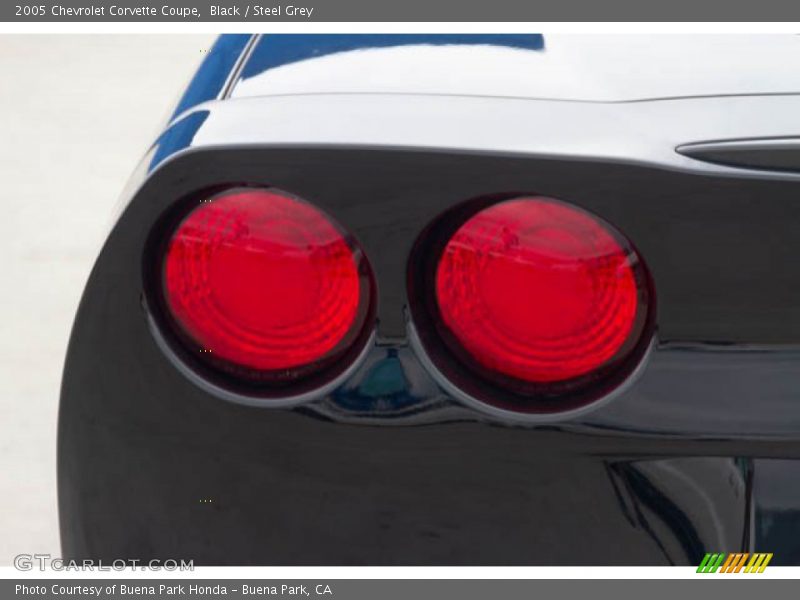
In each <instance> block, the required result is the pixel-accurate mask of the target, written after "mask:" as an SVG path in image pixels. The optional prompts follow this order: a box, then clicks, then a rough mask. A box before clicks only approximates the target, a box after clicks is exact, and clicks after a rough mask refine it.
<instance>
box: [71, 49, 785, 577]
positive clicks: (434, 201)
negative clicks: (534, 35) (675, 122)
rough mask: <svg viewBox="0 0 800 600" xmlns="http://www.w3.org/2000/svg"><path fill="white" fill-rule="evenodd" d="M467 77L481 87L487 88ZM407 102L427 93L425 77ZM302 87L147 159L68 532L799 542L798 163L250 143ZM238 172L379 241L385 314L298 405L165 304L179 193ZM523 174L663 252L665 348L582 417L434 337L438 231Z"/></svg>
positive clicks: (112, 304)
mask: <svg viewBox="0 0 800 600" xmlns="http://www.w3.org/2000/svg"><path fill="white" fill-rule="evenodd" d="M253 47H256V48H257V47H258V42H254V41H252V40H250V41H248V42H247V43H245V44H243V49H244V48H250V50H248V52H252V51H253ZM256 51H257V50H256ZM243 52H244V50H243ZM241 60H242V61H244V60H246V57H243V58H242V59H241ZM241 68H242V64H241V63H239V64H238V65H236V66H233V67H231V69H234V70H236V69H241ZM201 70H202V69H201ZM323 100H324V99H323ZM339 100H341V98H340V99H339ZM312 101H313V99H312V100H309V102H312ZM449 101H450V106H452V107H454V110H455V112H458V111H459V110H461V109H463V110H465V111H467V110H468V109H470V107H472V106H473V104H472V103H471V102H472V101H471V100H467V99H464V98H461V99H460V100H459V99H456V98H453V99H451V100H449ZM750 101H751V100H742V102H750ZM773 101H774V102H781V101H783V99H777V100H773ZM278 102H279V100H278ZM302 102H303V101H301V100H300V99H298V100H297V102H296V103H295V104H296V105H300V106H302ZM335 102H336V101H335V100H333V99H330V103H329V106H330V105H333V104H335ZM371 102H372V104H371V105H370V106H380V104H381V102H382V100H381V99H380V98H375V99H373V100H371ZM389 102H391V101H390V100H387V103H389ZM408 102H409V103H410V105H411V106H412V109H413V107H414V106H416V105H415V104H414V103H415V102H417V100H415V99H411V98H409V99H408ZM419 102H420V103H422V102H427V100H419ZM697 102H702V101H693V103H692V104H691V107H696V106H698V104H697ZM737 102H739V100H734V101H731V104H730V105H729V106H731V110H732V111H734V112H735V111H736V110H739V108H738V107H739V106H740V105H739V104H736V103H737ZM238 103H241V104H238ZM237 104H238V106H236V110H237V111H238V110H242V111H243V112H242V113H241V117H239V116H237V114H235V113H234V109H232V108H231V105H237ZM275 106H278V105H277V104H275V103H272V104H270V103H268V102H262V101H261V100H259V99H247V98H242V99H240V100H235V101H229V100H221V101H217V102H206V103H201V104H198V105H197V106H195V107H194V108H190V109H189V110H188V112H183V113H182V114H181V115H179V116H178V118H177V119H176V120H174V121H173V122H172V123H171V124H170V125H169V126H168V127H167V128H166V130H165V132H164V134H162V136H161V137H160V138H159V140H158V141H157V143H156V144H155V145H154V147H153V148H152V149H151V151H150V152H149V153H148V155H147V156H146V157H145V159H144V161H143V162H142V164H141V165H140V168H139V171H138V172H137V174H136V175H135V176H134V180H133V183H132V185H131V190H132V193H131V195H130V197H129V198H128V200H127V203H126V205H125V208H124V211H123V212H122V214H121V216H120V218H119V220H118V221H117V223H116V225H115V226H114V229H113V231H112V232H111V233H110V235H109V237H108V240H107V242H106V244H105V246H104V248H103V250H102V252H101V254H100V256H99V258H98V260H97V263H96V265H95V267H94V270H93V271H92V274H91V277H90V279H89V282H88V283H87V286H86V291H85V293H84V296H83V300H82V302H81V305H80V309H79V311H78V315H77V317H76V322H75V326H74V330H73V335H72V339H71V342H70V347H69V351H68V356H67V362H66V367H65V373H64V381H63V389H62V397H61V413H60V422H59V502H60V511H61V527H62V544H63V548H64V553H65V556H69V557H74V558H81V557H94V558H102V559H109V560H110V559H116V558H127V559H132V558H140V559H148V558H166V557H179V558H187V559H193V560H194V561H195V562H196V563H197V564H218V565H219V564H236V565H249V564H258V565H267V564H275V565H284V564H286V565H292V564H331V565H338V564H405V565H428V564H443V565H444V564H447V565H478V564H487V565H504V564H508V565H549V564H598V565H600V564H620V565H659V564H697V563H699V561H700V560H701V559H702V557H703V555H704V553H706V552H723V551H724V552H734V551H753V550H757V551H769V552H773V551H774V552H775V553H776V554H775V559H774V562H775V563H776V564H779V563H784V564H796V563H797V562H798V561H800V554H798V548H797V546H796V544H794V543H793V542H792V541H791V539H792V537H791V535H792V534H791V532H792V529H791V526H787V527H784V526H782V524H793V523H796V520H797V514H798V511H799V510H800V504H799V503H800V497H798V495H797V492H796V491H794V489H795V488H793V487H792V485H791V482H792V481H794V480H796V477H795V474H796V472H797V467H796V466H795V460H794V459H796V458H798V457H800V411H798V408H797V405H796V404H797V402H798V393H797V385H796V381H797V380H798V378H800V308H798V307H800V278H798V276H797V267H796V259H795V257H796V256H797V255H798V254H800V237H798V236H797V224H798V223H799V222H800V204H798V202H797V199H796V197H797V193H798V189H800V188H798V185H799V184H798V180H797V178H796V176H795V175H794V174H792V173H784V174H776V173H771V172H766V171H757V170H750V169H737V168H733V167H724V166H718V165H712V164H707V163H705V162H702V161H699V160H694V159H692V158H689V157H684V156H681V155H680V154H678V153H677V152H674V147H676V146H677V144H676V145H673V146H672V147H671V148H670V150H671V154H670V155H669V158H668V159H665V161H666V162H664V163H663V164H662V163H660V162H659V161H658V160H651V157H650V156H647V157H643V158H642V159H641V160H640V159H638V158H637V157H636V156H635V153H636V147H635V146H634V147H632V150H631V152H632V153H633V154H634V156H632V157H630V158H625V157H622V156H620V155H613V153H612V155H610V156H588V155H575V156H569V155H567V154H568V153H566V152H564V151H558V150H555V151H554V152H553V153H552V154H543V153H542V152H539V151H531V152H529V153H526V152H523V151H520V150H519V149H518V148H516V147H514V145H513V144H511V145H510V146H509V148H508V150H507V151H503V150H500V149H497V148H496V147H493V145H492V143H491V142H490V141H487V146H488V147H487V148H486V149H484V150H481V149H480V148H477V147H474V145H470V143H464V144H463V145H462V146H463V147H451V146H448V145H447V144H444V145H443V146H442V147H437V148H430V147H410V146H408V145H405V146H404V145H403V144H394V143H392V142H391V140H390V141H389V142H384V141H382V140H380V139H379V138H380V136H379V135H378V136H377V138H376V142H375V144H374V145H370V144H365V143H363V141H361V140H360V139H358V138H356V139H355V140H354V141H353V143H348V144H343V143H336V140H335V139H333V138H331V137H327V138H326V137H325V135H326V134H325V133H320V134H319V135H320V142H319V143H318V144H313V143H303V142H302V140H298V139H287V140H285V141H284V142H282V143H275V142H270V141H264V142H263V143H259V142H257V141H255V140H253V139H251V138H250V137H247V136H250V135H251V134H250V133H247V134H246V135H245V134H241V135H240V137H237V136H236V135H230V142H229V143H226V142H225V140H226V139H227V138H226V136H228V135H229V132H230V131H232V130H234V129H236V128H237V127H238V125H236V123H238V119H239V118H241V119H242V122H241V123H240V125H241V126H242V127H243V130H248V131H249V129H250V128H252V127H256V126H254V125H253V123H254V121H253V120H252V117H253V115H258V114H264V115H266V114H267V111H268V110H269V109H270V108H271V107H273V108H274V107H275ZM320 106H321V105H320ZM387 106H388V104H387ZM392 106H394V105H392ZM538 106H539V105H536V106H534V107H533V108H534V109H535V108H537V107H538ZM559 106H560V105H559ZM681 106H687V107H689V103H688V102H686V103H685V104H683V105H681ZM703 106H706V104H704V105H703ZM741 106H743V105H741ZM647 109H648V110H649V107H648V108H647ZM419 110H420V113H421V114H422V113H423V112H424V111H423V109H422V108H420V109H419ZM552 110H553V111H558V110H586V111H590V112H591V111H593V110H606V107H604V106H600V107H592V106H586V107H584V106H573V105H569V106H563V107H561V108H557V107H552ZM608 110H609V111H612V110H613V111H616V110H630V111H633V112H632V114H634V113H635V111H636V110H644V108H642V109H640V108H635V107H633V108H630V109H628V108H627V107H622V106H619V105H615V106H614V107H610V108H609V109H608ZM656 110H659V111H660V110H666V107H659V108H657V109H656ZM692 110H694V108H691V109H690V108H687V113H690V112H691V111H692ZM742 110H744V108H742ZM376 114H377V113H376ZM609 114H611V113H609ZM362 117H363V118H364V119H366V120H367V121H368V120H369V119H370V115H369V114H366V115H362ZM265 118H266V117H265ZM309 118H313V117H310V116H309ZM348 118H349V117H343V119H344V121H347V119H348ZM475 118H476V119H479V118H480V115H477V114H476V115H475ZM492 118H494V117H492ZM632 118H633V117H632ZM520 126H521V127H522V126H524V125H523V124H522V123H520ZM263 127H265V128H266V127H267V125H264V126H263ZM303 127H307V125H303V126H302V127H301V128H303ZM387 127H388V126H387ZM770 127H771V125H769V124H767V125H765V126H764V134H763V135H764V136H766V135H767V134H768V133H770V132H771V131H772V130H771V129H770ZM242 136H244V137H242ZM684 141H685V142H687V143H689V142H696V141H702V137H701V138H700V139H686V140H684ZM578 142H579V143H580V140H578ZM420 146H425V145H424V144H420ZM672 155H674V157H673V156H672ZM669 161H678V162H675V163H670V162H669ZM230 185H266V186H274V187H277V188H279V189H283V190H288V191H291V192H292V193H293V194H297V195H298V196H300V197H302V198H305V199H306V200H308V201H310V202H312V203H313V204H315V205H316V206H319V207H321V208H322V209H323V210H324V211H325V212H327V213H328V214H330V215H332V216H333V217H334V218H335V219H336V220H337V221H338V222H339V223H341V224H342V225H343V226H344V227H345V228H346V229H347V230H349V231H350V232H352V234H353V236H354V237H355V238H356V239H357V240H358V242H359V243H360V244H361V246H362V247H363V248H364V251H365V253H366V254H367V256H368V257H369V259H370V262H371V265H372V269H373V271H374V273H375V277H376V282H377V287H378V304H377V307H376V315H375V327H374V335H373V337H372V338H371V339H370V341H369V344H368V346H367V349H366V351H365V352H363V353H362V355H360V356H358V357H355V356H354V357H352V362H353V368H352V369H350V370H349V371H348V372H347V374H346V377H345V379H344V380H343V381H341V383H340V385H337V387H336V388H335V389H333V390H331V391H330V392H328V393H325V394H318V395H317V396H314V394H313V389H312V390H308V391H309V394H310V395H309V396H307V397H306V398H305V399H304V400H303V401H302V402H294V403H292V404H291V405H288V404H286V405H281V404H280V403H275V402H273V400H274V399H270V398H269V397H267V396H268V394H266V395H265V394H264V393H263V391H262V390H259V389H256V388H254V387H253V386H250V385H248V384H245V383H242V382H238V381H235V380H232V379H231V378H226V377H223V376H220V375H219V374H218V373H215V372H212V371H210V370H208V369H207V368H206V367H205V366H204V363H203V361H202V360H200V359H199V358H198V357H197V356H195V355H193V354H192V352H191V351H189V350H187V349H186V348H184V347H183V346H182V345H181V344H180V343H177V341H176V340H173V339H171V337H170V335H169V333H168V331H166V328H165V327H164V326H163V315H162V314H161V310H162V309H161V308H160V307H159V303H158V298H157V294H156V293H155V292H154V286H153V283H152V279H153V273H154V272H155V268H156V267H155V266H154V262H155V261H156V257H157V256H158V252H157V250H155V249H154V248H156V247H157V245H158V241H159V240H161V239H163V237H164V235H165V232H168V230H169V224H170V223H172V222H173V221H174V218H175V215H177V214H182V212H185V209H186V206H188V205H189V204H191V203H192V202H194V201H196V199H197V198H198V197H202V195H203V194H204V193H207V192H208V191H209V190H214V189H217V188H218V187H220V186H230ZM509 193H525V194H534V193H535V194H542V195H546V196H552V197H555V198H560V199H564V200H566V201H569V202H570V203H573V204H575V205H577V206H580V207H582V208H585V209H587V210H589V211H591V212H592V213H594V214H597V215H599V216H600V217H602V218H603V219H605V220H606V221H608V222H609V223H612V224H613V225H615V226H616V227H617V228H619V229H620V230H621V231H623V232H625V234H626V235H627V236H628V237H629V239H630V240H631V241H632V242H633V243H634V244H635V246H636V247H637V249H638V250H639V251H640V252H641V255H642V256H643V257H644V258H645V260H646V261H647V266H648V268H649V271H650V273H651V275H652V279H653V285H654V288H655V291H656V294H657V313H656V314H655V322H654V325H655V327H654V330H653V332H652V340H651V343H650V345H649V347H648V349H647V352H646V356H644V357H643V359H642V362H641V365H640V368H638V369H637V371H636V373H635V374H634V375H633V376H631V377H630V378H629V380H628V381H626V382H625V383H624V385H620V386H619V387H618V389H616V390H615V391H614V393H613V394H611V395H610V397H609V399H608V401H607V402H603V403H602V404H598V405H597V406H593V407H592V408H593V409H592V410H590V411H587V412H585V413H581V414H579V415H575V416H573V417H572V418H569V419H557V418H556V419H551V420H548V421H546V422H544V421H542V422H537V421H530V420H526V419H515V418H513V417H509V416H508V415H507V414H497V413H493V412H492V411H490V410H486V411H484V410H481V409H480V408H476V407H475V406H474V405H469V404H465V403H463V402H462V401H461V400H460V399H459V398H458V397H455V396H454V395H453V394H452V393H450V391H449V390H450V388H449V387H448V386H447V385H443V382H442V381H441V379H440V377H438V376H437V374H436V373H434V372H431V370H430V369H429V368H427V365H426V362H425V360H424V357H423V356H421V354H420V350H419V347H418V346H417V345H415V343H414V339H413V337H414V331H415V330H414V326H415V325H417V326H418V325H419V323H416V324H415V323H414V319H413V314H412V313H413V311H411V310H409V288H408V282H409V273H410V270H411V276H412V277H413V269H414V265H413V263H412V264H411V265H409V257H410V256H411V254H412V249H413V248H414V246H415V244H416V243H417V241H418V239H419V238H420V236H421V235H423V232H424V231H425V230H426V227H428V226H429V225H430V224H431V223H432V222H433V221H434V220H435V219H437V218H438V217H439V216H440V215H441V214H443V213H444V212H445V211H447V210H448V209H450V208H452V207H454V206H456V205H459V204H460V203H463V202H465V201H469V200H472V199H476V198H482V197H487V196H490V195H492V194H509ZM423 335H424V333H423ZM444 383H446V382H444Z"/></svg>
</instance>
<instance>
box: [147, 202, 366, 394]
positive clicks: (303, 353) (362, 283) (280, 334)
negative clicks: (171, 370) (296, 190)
mask: <svg viewBox="0 0 800 600" xmlns="http://www.w3.org/2000/svg"><path fill="white" fill-rule="evenodd" d="M162 287H163V294H164V297H165V303H166V306H167V309H168V312H169V313H170V314H171V316H172V321H173V322H174V323H175V325H176V326H177V329H178V333H179V334H180V336H181V337H182V338H184V339H185V340H188V342H189V344H190V345H193V346H194V350H195V351H196V352H197V353H198V355H199V356H201V358H203V359H205V360H206V361H207V362H211V363H213V364H215V365H217V366H222V367H223V368H227V369H228V370H234V371H235V372H236V374H237V375H240V376H241V375H244V376H245V377H250V378H254V379H258V380H275V381H282V380H283V381H285V380H293V379H296V378H297V377H298V376H300V375H302V374H303V373H304V372H308V371H309V370H310V369H315V368H322V367H323V366H324V365H328V364H331V363H332V362H334V361H335V360H336V359H337V358H338V357H340V356H341V355H342V354H343V353H344V352H346V351H347V350H348V349H349V348H350V347H351V346H352V344H353V343H354V342H355V341H356V339H357V338H358V337H359V334H360V332H361V331H362V330H363V328H364V325H365V320H366V316H367V313H368V307H369V304H370V302H371V278H370V276H369V268H368V266H367V264H366V259H365V258H364V257H363V254H362V253H361V251H360V250H359V249H358V248H357V247H356V246H355V245H354V244H353V243H352V242H351V241H349V240H348V239H347V238H346V237H345V235H344V233H343V232H342V230H341V229H340V228H339V227H338V226H337V225H336V224H335V223H333V222H332V221H331V220H330V219H329V218H328V217H326V216H325V215H324V214H323V213H322V212H320V211H319V210H317V209H316V208H314V207H313V206H311V205H310V204H308V203H306V202H304V201H302V200H299V199H298V198H295V197H293V196H291V195H288V194H286V193H284V192H280V191H275V190H272V189H255V188H237V189H233V190H228V191H225V192H223V193H221V194H217V195H215V196H212V197H211V198H208V199H204V200H202V201H201V202H199V203H198V205H197V207H196V208H195V209H194V210H192V211H191V212H190V213H189V214H188V215H187V216H186V217H185V218H184V219H183V221H181V222H180V224H179V225H178V227H177V228H176V229H175V231H174V233H173V234H172V237H171V239H170V241H169V244H168V247H167V250H166V255H165V257H164V261H163V281H162Z"/></svg>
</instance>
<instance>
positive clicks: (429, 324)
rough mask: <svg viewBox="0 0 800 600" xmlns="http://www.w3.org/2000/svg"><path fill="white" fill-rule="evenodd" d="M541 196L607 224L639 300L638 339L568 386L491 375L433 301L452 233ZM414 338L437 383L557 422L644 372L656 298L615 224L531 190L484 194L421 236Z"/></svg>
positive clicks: (478, 402)
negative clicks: (480, 216) (629, 260)
mask: <svg viewBox="0 0 800 600" xmlns="http://www.w3.org/2000/svg"><path fill="white" fill-rule="evenodd" d="M533 197H538V198H543V199H547V200H552V201H554V202H557V203H561V204H564V205H566V206H568V207H571V208H574V209H576V210H578V211H582V212H584V213H586V214H588V215H589V216H591V217H592V218H593V219H595V220H597V221H598V222H599V223H600V224H602V225H603V226H604V227H605V228H606V229H607V230H608V231H609V232H610V233H612V234H613V235H614V236H615V238H616V239H617V240H618V241H619V242H620V243H621V244H623V247H625V248H626V249H628V250H629V251H630V252H631V256H632V257H633V259H634V260H635V264H634V265H633V272H634V274H635V277H636V283H637V288H638V292H639V301H638V307H639V310H637V315H636V320H635V323H634V329H635V331H636V334H635V335H632V336H631V337H630V338H629V339H628V340H626V343H625V344H624V345H623V348H624V350H623V351H622V352H621V353H620V356H619V357H618V358H617V359H615V360H613V361H611V362H609V363H608V364H606V365H603V366H602V367H601V368H599V369H597V370H594V371H592V372H590V373H588V374H585V375H582V376H579V377H575V378H573V379H569V380H565V381H557V382H550V383H546V384H537V383H532V382H528V381H524V380H521V379H516V378H514V377H511V376H508V375H503V374H500V373H497V372H493V371H490V370H489V369H487V368H485V367H484V366H483V365H481V364H480V363H478V362H477V361H476V360H475V359H474V358H473V357H472V356H471V355H470V354H469V352H468V351H467V350H466V349H464V347H463V345H462V344H461V343H460V342H459V341H458V340H457V339H456V338H455V336H454V334H453V333H452V332H451V331H450V330H449V328H448V327H447V326H446V325H445V323H444V319H443V317H442V315H441V313H440V310H439V305H438V301H437V298H436V272H437V268H438V265H439V261H440V258H441V257H442V254H443V252H444V250H445V248H446V246H447V244H448V242H449V241H450V239H451V238H452V236H453V235H454V234H455V233H456V232H457V231H458V230H459V229H460V228H461V226H462V225H464V224H465V223H466V222H467V221H468V220H469V219H470V218H472V217H473V216H474V215H476V214H477V213H479V212H481V211H483V210H484V209H487V208H489V207H491V206H493V205H495V204H498V203H501V202H505V201H508V200H514V199H518V198H533ZM406 284H407V290H408V307H409V314H408V318H409V323H408V327H409V336H410V339H411V343H412V345H413V346H414V347H415V350H416V351H417V353H418V355H419V356H420V360H421V361H422V362H423V363H425V364H426V366H427V367H428V369H429V370H430V371H432V373H433V375H434V377H436V378H437V379H438V380H439V383H440V384H441V385H442V386H443V387H445V388H446V389H447V390H448V391H450V392H451V393H452V394H453V395H455V396H457V397H459V398H460V399H462V400H465V401H467V403H469V404H471V405H473V406H476V407H479V408H483V409H488V410H489V411H490V412H493V413H495V414H500V415H505V416H512V417H514V418H521V419H524V420H530V421H537V420H538V421H554V420H561V419H564V418H567V417H568V416H570V415H575V414H580V413H583V412H585V411H586V410H591V409H593V408H594V407H597V406H599V405H600V404H601V403H602V402H603V401H605V400H607V399H609V398H610V397H612V396H613V395H615V394H616V393H617V392H619V391H621V390H622V389H624V388H625V387H626V386H627V385H628V384H629V383H630V382H631V381H632V380H633V379H634V378H635V376H636V374H637V373H638V372H639V371H640V370H641V368H642V367H643V365H644V363H645V362H646V358H647V356H648V355H649V352H650V350H651V349H652V347H653V346H654V343H655V335H656V294H655V287H654V283H653V278H652V275H651V273H650V270H649V268H648V267H647V265H646V263H645V262H644V259H643V258H642V256H641V253H640V252H639V251H638V249H637V248H636V246H635V245H634V243H633V241H632V240H630V239H628V238H627V237H626V236H625V235H624V234H622V233H621V232H620V231H619V229H617V228H616V227H615V226H614V225H613V224H611V223H609V222H608V221H606V220H605V219H603V218H602V217H600V216H599V215H597V214H596V213H594V212H592V211H590V210H588V209H586V208H584V207H583V206H580V205H577V204H574V203H572V202H568V201H565V200H563V199H557V198H553V197H551V196H549V195H547V194H537V193H532V192H506V193H498V194H490V195H483V196H480V197H477V198H473V199H471V200H467V201H464V202H461V203H459V204H456V205H454V206H452V207H451V208H449V209H448V210H446V211H445V212H443V213H442V214H440V215H439V216H438V217H437V218H436V219H435V220H434V221H432V222H431V223H430V224H429V225H428V226H427V227H426V228H425V229H424V231H423V232H422V233H421V234H420V235H419V237H418V238H417V240H416V242H415V244H414V246H413V248H412V251H411V255H410V258H409V262H408V270H407V276H406Z"/></svg>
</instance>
